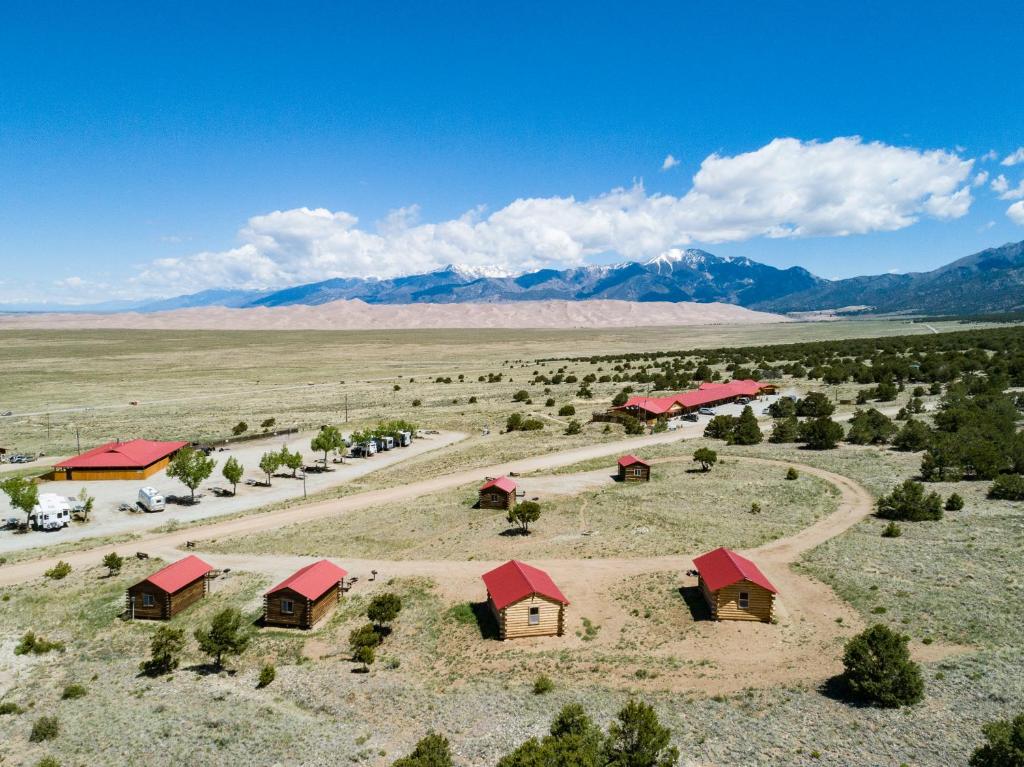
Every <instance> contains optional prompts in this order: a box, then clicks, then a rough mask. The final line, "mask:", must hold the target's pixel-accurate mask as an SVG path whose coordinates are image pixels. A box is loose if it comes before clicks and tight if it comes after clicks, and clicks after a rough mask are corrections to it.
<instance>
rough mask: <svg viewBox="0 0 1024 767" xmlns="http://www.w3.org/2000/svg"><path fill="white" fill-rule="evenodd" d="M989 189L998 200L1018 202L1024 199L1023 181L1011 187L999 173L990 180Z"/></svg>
mask: <svg viewBox="0 0 1024 767" xmlns="http://www.w3.org/2000/svg"><path fill="white" fill-rule="evenodd" d="M991 187H992V191H994V192H995V193H996V194H998V195H999V199H1000V200H1019V199H1021V198H1022V197H1024V179H1021V181H1020V183H1019V184H1017V186H1016V187H1011V186H1010V182H1009V180H1008V179H1007V178H1006V176H1004V175H1003V174H1002V173H1000V174H999V175H998V176H996V177H995V178H994V179H993V180H992V184H991Z"/></svg>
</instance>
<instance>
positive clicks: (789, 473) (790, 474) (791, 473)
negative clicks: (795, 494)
mask: <svg viewBox="0 0 1024 767" xmlns="http://www.w3.org/2000/svg"><path fill="white" fill-rule="evenodd" d="M799 478H800V473H799V472H798V471H797V470H796V469H795V468H794V467H792V466H790V467H789V468H788V469H786V479H789V480H793V479H799Z"/></svg>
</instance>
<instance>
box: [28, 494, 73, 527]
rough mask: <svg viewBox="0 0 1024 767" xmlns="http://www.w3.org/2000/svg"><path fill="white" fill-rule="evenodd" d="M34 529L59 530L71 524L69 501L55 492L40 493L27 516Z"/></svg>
mask: <svg viewBox="0 0 1024 767" xmlns="http://www.w3.org/2000/svg"><path fill="white" fill-rule="evenodd" d="M29 521H30V522H31V523H32V527H34V528H35V529H36V530H60V529H62V528H65V527H67V526H68V525H69V524H71V501H70V500H69V499H68V498H66V497H65V496H63V495H57V494H56V493H41V494H40V495H39V502H38V503H37V504H36V507H35V508H34V509H32V515H31V517H30V518H29Z"/></svg>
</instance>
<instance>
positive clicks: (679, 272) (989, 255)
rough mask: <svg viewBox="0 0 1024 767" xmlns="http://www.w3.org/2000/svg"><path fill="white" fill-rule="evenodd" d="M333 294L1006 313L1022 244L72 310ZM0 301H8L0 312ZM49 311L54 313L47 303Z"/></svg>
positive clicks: (302, 288)
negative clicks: (851, 260)
mask: <svg viewBox="0 0 1024 767" xmlns="http://www.w3.org/2000/svg"><path fill="white" fill-rule="evenodd" d="M341 299H349V300H351V299H358V300H360V301H364V302H366V303H368V304H419V303H433V304H453V303H501V302H510V301H545V300H561V301H584V300H590V299H610V300H620V301H633V302H651V301H667V302H675V303H678V302H697V303H709V302H721V303H727V304H736V305H739V306H742V307H746V308H750V309H756V310H759V311H768V312H783V313H784V312H809V311H819V310H837V309H850V308H856V309H857V310H859V311H870V312H875V313H921V314H949V313H952V312H955V313H984V312H998V311H1011V310H1017V309H1024V242H1017V243H1009V244H1007V245H1003V246H1001V247H997V248H989V249H987V250H983V251H981V252H980V253H975V254H973V255H970V256H967V257H965V258H961V259H959V260H957V261H954V262H953V263H951V264H947V265H946V266H943V267H940V268H938V269H935V270H933V271H930V272H915V273H908V274H882V275H874V276H866V277H853V278H849V279H843V280H827V279H823V278H821V277H817V276H815V275H813V274H811V273H810V272H809V271H807V270H806V269H803V268H801V267H790V268H788V269H778V268H776V267H773V266H768V265H767V264H762V263H759V262H757V261H753V260H751V259H749V258H728V257H721V256H716V255H713V254H711V253H708V252H706V251H703V250H695V249H690V250H679V249H673V250H670V251H667V252H666V253H663V254H661V255H659V256H657V257H655V258H652V259H650V260H648V261H646V262H626V263H620V264H613V265H605V266H582V267H575V268H571V269H541V270H539V271H534V272H527V273H524V274H519V275H511V274H506V273H503V272H501V271H500V270H496V269H489V268H479V267H466V266H460V265H456V264H450V265H448V266H446V267H444V268H442V269H438V270H436V271H433V272H428V273H426V274H414V275H408V276H404V277H395V278H392V279H372V278H371V279H362V278H355V277H346V278H335V279H329V280H324V281H322V282H313V283H309V284H304V285H296V286H293V287H287V288H283V289H280V290H233V289H229V288H224V289H215V290H205V291H202V292H200V293H193V294H189V295H183V296H178V297H175V298H167V299H161V300H156V301H146V302H139V303H132V304H128V303H118V304H116V305H111V304H107V305H102V306H94V307H75V309H76V310H77V311H113V312H116V311H135V312H143V313H149V312H159V311H172V310H175V309H186V308H200V307H228V308H252V307H277V306H296V305H304V306H317V305H321V304H326V303H330V302H332V301H338V300H341ZM4 308H10V307H0V310H2V309H4ZM24 308H25V307H22V309H23V310H24ZM32 308H33V309H35V307H32ZM68 308H70V307H68ZM47 310H48V311H53V307H52V306H51V307H49V308H48V309H47Z"/></svg>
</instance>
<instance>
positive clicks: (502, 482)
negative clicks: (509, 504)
mask: <svg viewBox="0 0 1024 767" xmlns="http://www.w3.org/2000/svg"><path fill="white" fill-rule="evenodd" d="M492 487H496V488H498V489H499V490H504V491H505V492H506V493H514V492H515V491H516V483H515V482H513V481H512V480H511V479H509V478H508V477H497V478H496V479H491V480H488V481H487V482H484V484H483V485H481V486H480V489H481V490H490V489H491V488H492Z"/></svg>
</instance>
